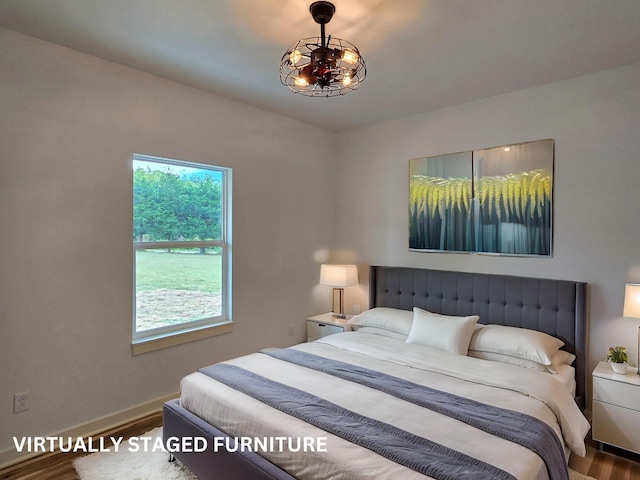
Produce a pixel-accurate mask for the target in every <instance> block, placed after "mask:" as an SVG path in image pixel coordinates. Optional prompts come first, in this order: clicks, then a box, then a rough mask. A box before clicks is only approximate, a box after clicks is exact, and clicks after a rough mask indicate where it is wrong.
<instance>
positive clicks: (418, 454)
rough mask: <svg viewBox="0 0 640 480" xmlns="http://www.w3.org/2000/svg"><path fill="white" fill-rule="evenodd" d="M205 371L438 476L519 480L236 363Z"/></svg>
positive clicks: (290, 412) (439, 478)
mask: <svg viewBox="0 0 640 480" xmlns="http://www.w3.org/2000/svg"><path fill="white" fill-rule="evenodd" d="M200 372H201V373H203V374H205V375H208V376H209V377H211V378H213V379H214V380H217V381H219V382H221V383H224V384H225V385H227V386H229V387H231V388H234V389H235V390H238V391H240V392H242V393H244V394H246V395H249V396H251V397H253V398H255V399H257V400H259V401H261V402H263V403H265V404H267V405H269V406H271V407H273V408H275V409H278V410H280V411H282V412H284V413H286V414H288V415H291V416H293V417H296V418H299V419H301V420H304V421H305V422H307V423H310V424H312V425H314V426H316V427H318V428H321V429H322V430H325V431H327V432H329V433H331V434H333V435H336V436H338V437H340V438H343V439H345V440H347V441H349V442H352V443H354V444H357V445H359V446H361V447H364V448H367V449H369V450H371V451H373V452H376V453H377V454H379V455H382V456H383V457H385V458H387V459H389V460H391V461H393V462H396V463H399V464H401V465H404V466H405V467H407V468H410V469H412V470H415V471H417V472H419V473H422V474H424V475H427V476H429V477H432V478H435V479H437V480H460V479H465V480H466V479H470V480H500V479H505V480H516V479H515V477H514V476H513V475H511V474H510V473H508V472H505V471H504V470H501V469H499V468H497V467H495V466H493V465H490V464H488V463H485V462H482V461H481V460H478V459H475V458H473V457H470V456H468V455H465V454H463V453H461V452H458V451H456V450H453V449H451V448H448V447H445V446H443V445H440V444H438V443H436V442H433V441H431V440H428V439H426V438H423V437H420V436H417V435H415V434H412V433H410V432H407V431H406V430H402V429H400V428H397V427H395V426H393V425H390V424H387V423H384V422H381V421H378V420H375V419H372V418H369V417H366V416H364V415H360V414H357V413H355V412H352V411H350V410H348V409H345V408H343V407H340V406H339V405H336V404H334V403H331V402H329V401H327V400H324V399H322V398H320V397H317V396H315V395H312V394H310V393H307V392H304V391H302V390H299V389H296V388H293V387H290V386H287V385H284V384H282V383H279V382H275V381H273V380H270V379H267V378H265V377H263V376H261V375H258V374H256V373H253V372H250V371H248V370H245V369H243V368H240V367H237V366H235V365H227V364H217V365H212V366H209V367H205V368H202V369H200Z"/></svg>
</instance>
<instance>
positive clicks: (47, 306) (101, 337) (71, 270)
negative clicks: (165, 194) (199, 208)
mask: <svg viewBox="0 0 640 480" xmlns="http://www.w3.org/2000/svg"><path fill="white" fill-rule="evenodd" d="M0 85H1V88H0V245H2V254H1V255H0V316H1V318H0V322H1V330H0V366H1V368H0V453H2V451H3V450H4V451H5V453H7V451H9V453H11V451H15V449H14V447H13V442H12V440H11V437H12V436H14V435H17V436H23V435H49V434H54V433H57V432H61V431H63V430H67V429H70V428H72V427H75V426H78V425H81V424H83V423H85V422H92V421H94V420H95V419H99V418H101V417H104V416H108V415H113V414H114V412H120V411H123V410H125V411H129V410H130V409H132V408H133V409H135V407H136V406H139V405H143V404H145V403H146V402H150V401H153V400H156V399H159V398H162V397H163V396H167V395H171V394H173V393H175V392H177V391H178V390H179V381H180V378H181V377H182V376H184V375H185V374H187V373H189V372H190V371H193V370H195V369H196V368H197V367H199V366H202V365H206V364H210V363H214V362H216V361H219V360H223V359H226V358H230V357H233V356H237V355H241V354H245V353H249V352H251V351H255V350H256V349H259V348H262V347H265V346H269V345H279V346H286V345H290V344H293V343H298V342H300V341H303V340H304V339H306V331H305V319H306V317H307V316H308V315H309V314H317V313H321V312H323V311H324V310H326V306H327V305H330V301H331V300H330V295H331V294H330V289H329V288H325V289H323V290H320V291H318V292H316V293H315V294H314V293H313V290H314V287H316V285H317V283H318V278H319V272H320V268H319V265H318V261H323V260H326V258H324V257H322V256H321V257H322V258H316V259H314V253H315V252H316V251H318V250H319V251H325V250H323V249H328V248H329V246H330V245H329V241H330V239H331V228H332V225H333V224H332V221H333V218H332V212H333V208H332V203H331V202H332V200H331V196H327V194H326V192H327V191H328V190H329V189H330V188H331V186H332V184H333V183H332V182H333V171H334V168H333V165H332V164H331V163H329V164H328V163H327V159H332V158H334V157H335V155H334V150H333V149H334V147H333V146H332V144H333V135H332V134H330V133H328V132H326V131H323V130H321V129H318V128H315V127H310V126H308V125H305V124H302V123H300V122H296V121H293V120H290V119H287V118H284V117H281V116H277V115H274V114H270V113H267V112H264V111H261V110H257V109H254V108H250V107H248V106H245V105H242V104H240V103H237V102H232V101H230V100H227V99H224V98H221V97H216V96H213V95H210V94H206V93H204V92H201V91H199V90H196V89H193V88H188V87H185V86H182V85H180V84H177V83H174V82H170V81H166V80H163V79H160V78H158V77H154V76H152V75H148V74H145V73H142V72H139V71H136V70H132V69H129V68H125V67H122V66H120V65H117V64H114V63H111V62H106V61H103V60H100V59H97V58H95V57H91V56H88V55H84V54H81V53H77V52H74V51H71V50H68V49H65V48H61V47H57V46H54V45H52V44H49V43H45V42H42V41H39V40H35V39H33V38H30V37H27V36H23V35H19V34H16V33H13V32H11V31H9V30H3V29H0ZM292 138H295V139H297V142H299V143H298V144H300V145H305V144H307V145H314V148H313V149H308V150H307V151H305V155H293V154H292V150H291V139H292ZM134 152H137V153H144V154H150V155H157V156H163V157H168V158H176V159H181V160H188V161H192V162H202V163H211V164H215V165H222V166H229V167H232V168H233V179H234V186H233V220H234V231H233V238H234V241H233V247H232V248H233V272H234V277H233V282H234V285H233V287H234V289H233V306H234V310H233V313H234V331H233V332H232V333H231V334H228V335H223V336H219V337H215V338H210V339H206V340H201V341H198V342H195V343H190V344H187V345H182V346H179V347H174V348H169V349H166V350H160V351H156V352H152V353H148V354H144V355H140V356H136V357H134V356H132V354H131V315H132V313H131V312H132V259H133V254H132V226H131V225H132V224H131V222H132V220H131V212H132V164H131V159H132V155H133V153H134ZM290 323H293V324H295V332H294V335H293V336H289V335H288V325H289V324H290ZM23 391H28V392H30V400H31V408H30V409H29V410H28V411H27V412H24V413H20V414H16V415H14V414H13V412H12V401H13V394H14V393H17V392H23ZM92 427H94V426H93V425H92ZM79 432H80V433H87V432H86V431H82V428H81V429H80V430H79ZM3 459H4V460H5V461H6V460H7V458H6V457H2V456H1V455H0V464H2V463H3Z"/></svg>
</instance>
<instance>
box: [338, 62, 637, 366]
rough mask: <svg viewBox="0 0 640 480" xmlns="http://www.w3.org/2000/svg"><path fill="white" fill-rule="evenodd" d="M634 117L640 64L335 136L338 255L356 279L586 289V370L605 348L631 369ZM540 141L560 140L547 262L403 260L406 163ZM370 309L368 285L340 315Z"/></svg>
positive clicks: (445, 257)
mask: <svg viewBox="0 0 640 480" xmlns="http://www.w3.org/2000/svg"><path fill="white" fill-rule="evenodd" d="M425 88H428V86H426V87H425ZM638 112H640V64H635V65H630V66H627V67H624V68H619V69H615V70H609V71H604V72H600V73H597V74H593V75H588V76H583V77H579V78H574V79H571V80H567V81H563V82H559V83H555V84H550V85H546V86H542V87H538V88H531V89H527V90H522V91H518V92H514V93H510V94H506V95H500V96H497V97H493V98H489V99H485V100H482V101H477V102H472V103H467V104H464V105H460V106H456V107H453V108H447V109H443V110H440V111H434V112H430V113H426V114H422V115H416V116H412V117H408V118H403V119H399V120H394V121H389V122H386V123H381V124H376V125H373V126H370V127H365V128H361V129H358V130H352V131H348V132H345V133H342V134H341V135H340V139H339V144H338V146H339V152H340V168H341V175H340V178H339V185H338V189H337V192H336V194H337V195H338V197H337V201H338V205H340V208H339V212H340V213H339V218H338V221H337V232H338V240H337V245H336V247H338V249H339V250H341V251H342V252H343V253H342V256H343V260H344V261H354V262H357V263H358V264H360V265H362V267H361V268H360V272H361V274H362V273H365V274H366V272H367V270H366V268H365V266H367V265H372V264H375V265H404V266H418V267H425V268H435V269H450V270H461V271H471V272H490V273H502V274H514V275H526V276H535V277H548V278H558V279H567V280H577V281H586V282H588V283H589V293H590V298H589V314H590V325H589V326H590V328H589V337H590V338H589V359H588V361H589V366H590V367H591V368H592V367H594V366H595V365H596V364H597V362H598V361H599V360H601V359H604V357H605V355H606V353H607V348H608V347H609V346H610V345H611V346H613V345H626V346H627V348H628V350H629V360H630V362H631V363H633V364H634V365H635V364H636V362H637V355H636V345H637V343H636V342H637V341H636V338H637V331H638V325H639V324H640V320H635V319H628V318H623V317H622V304H623V298H624V285H625V283H626V282H640V222H639V221H638V220H639V218H640V189H639V188H638V181H639V180H640V122H639V121H638ZM544 138H553V139H555V184H554V188H555V190H554V209H555V210H554V212H555V219H554V254H553V258H513V257H492V256H481V255H463V254H443V253H416V252H409V250H408V160H409V159H411V158H418V157H425V156H433V155H440V154H446V153H453V152H459V151H463V150H471V149H477V148H483V147H492V146H499V145H504V144H509V143H516V142H524V141H529V140H538V139H544ZM365 280H366V279H365ZM367 302H368V296H367V292H366V288H365V287H364V286H360V287H353V288H349V289H347V291H346V300H345V305H346V307H345V308H346V309H347V310H348V309H350V308H351V304H352V303H358V304H364V305H366V304H367ZM589 371H591V369H590V370H589Z"/></svg>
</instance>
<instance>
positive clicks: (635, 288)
mask: <svg viewBox="0 0 640 480" xmlns="http://www.w3.org/2000/svg"><path fill="white" fill-rule="evenodd" d="M622 315H624V316H625V317H630V318H640V285H638V284H634V283H627V286H626V288H625V290H624V312H623V313H622Z"/></svg>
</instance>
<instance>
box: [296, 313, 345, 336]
mask: <svg viewBox="0 0 640 480" xmlns="http://www.w3.org/2000/svg"><path fill="white" fill-rule="evenodd" d="M351 316H352V315H347V318H338V317H334V316H333V314H332V313H323V314H322V315H316V316H315V317H309V318H307V341H308V342H313V341H314V340H318V339H319V338H322V337H326V336H327V335H333V334H334V333H342V332H347V331H349V330H351V325H349V323H348V322H349V318H351Z"/></svg>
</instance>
